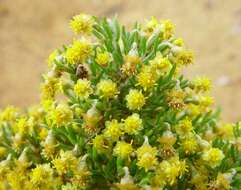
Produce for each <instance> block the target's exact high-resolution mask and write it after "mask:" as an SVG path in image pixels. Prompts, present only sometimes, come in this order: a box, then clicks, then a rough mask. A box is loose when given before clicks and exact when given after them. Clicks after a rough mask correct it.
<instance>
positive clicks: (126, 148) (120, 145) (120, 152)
mask: <svg viewBox="0 0 241 190" xmlns="http://www.w3.org/2000/svg"><path fill="white" fill-rule="evenodd" d="M132 152H133V148H132V146H131V144H129V143H126V142H123V141H118V142H117V144H116V146H115V148H114V154H115V155H117V156H119V157H121V158H128V157H129V156H130V154H131V153H132Z"/></svg>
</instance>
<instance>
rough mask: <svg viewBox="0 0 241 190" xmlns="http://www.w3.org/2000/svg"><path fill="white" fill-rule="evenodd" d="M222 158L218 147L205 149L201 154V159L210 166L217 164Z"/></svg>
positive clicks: (222, 155)
mask: <svg viewBox="0 0 241 190" xmlns="http://www.w3.org/2000/svg"><path fill="white" fill-rule="evenodd" d="M223 158H224V154H223V152H222V151H221V150H220V149H218V148H210V149H208V150H206V151H205V152H204V153H203V155H202V159H203V160H204V161H206V163H207V164H208V165H209V166H211V167H216V166H218V165H219V164H220V163H221V161H222V160H223Z"/></svg>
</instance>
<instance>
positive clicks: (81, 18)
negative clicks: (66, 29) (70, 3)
mask: <svg viewBox="0 0 241 190" xmlns="http://www.w3.org/2000/svg"><path fill="white" fill-rule="evenodd" d="M93 25H94V19H93V17H92V16H90V15H87V14H79V15H76V16H74V17H73V19H72V20H71V21H70V27H71V29H72V30H73V31H74V32H75V33H76V34H90V33H91V32H92V27H93Z"/></svg>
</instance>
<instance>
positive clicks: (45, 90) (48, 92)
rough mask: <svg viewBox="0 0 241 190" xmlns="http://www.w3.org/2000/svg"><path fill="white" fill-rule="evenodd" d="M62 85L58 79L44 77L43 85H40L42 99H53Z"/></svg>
mask: <svg viewBox="0 0 241 190" xmlns="http://www.w3.org/2000/svg"><path fill="white" fill-rule="evenodd" d="M61 89H62V83H61V81H60V79H59V78H56V77H53V76H44V83H42V85H41V93H42V98H43V99H53V98H54V97H55V95H56V94H57V92H59V91H61Z"/></svg>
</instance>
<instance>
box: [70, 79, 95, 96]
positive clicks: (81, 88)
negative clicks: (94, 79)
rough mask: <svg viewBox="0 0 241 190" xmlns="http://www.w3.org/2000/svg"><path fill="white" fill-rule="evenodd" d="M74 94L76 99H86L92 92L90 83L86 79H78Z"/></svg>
mask: <svg viewBox="0 0 241 190" xmlns="http://www.w3.org/2000/svg"><path fill="white" fill-rule="evenodd" d="M74 92H75V94H76V95H77V96H78V97H80V98H82V99H87V98H88V97H89V95H90V94H92V92H93V90H92V88H91V83H90V81H88V80H87V79H79V80H78V81H77V83H76V84H75V86H74Z"/></svg>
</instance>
